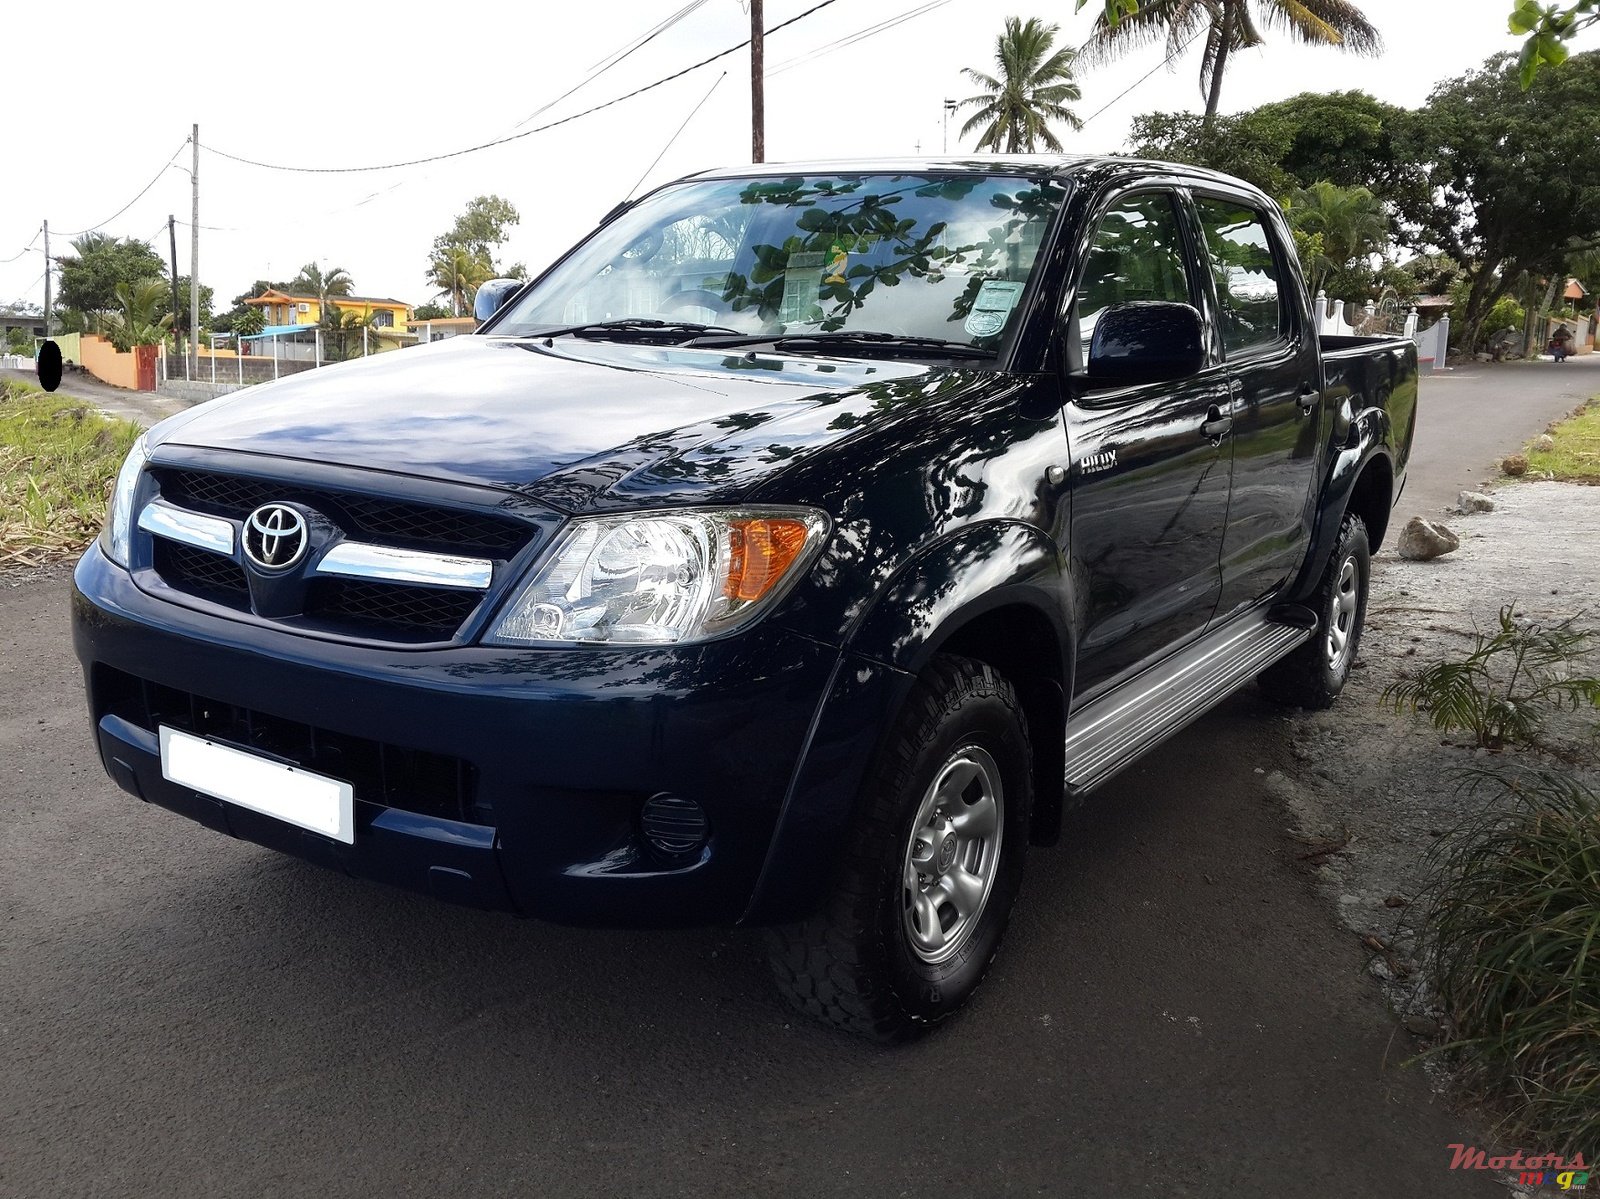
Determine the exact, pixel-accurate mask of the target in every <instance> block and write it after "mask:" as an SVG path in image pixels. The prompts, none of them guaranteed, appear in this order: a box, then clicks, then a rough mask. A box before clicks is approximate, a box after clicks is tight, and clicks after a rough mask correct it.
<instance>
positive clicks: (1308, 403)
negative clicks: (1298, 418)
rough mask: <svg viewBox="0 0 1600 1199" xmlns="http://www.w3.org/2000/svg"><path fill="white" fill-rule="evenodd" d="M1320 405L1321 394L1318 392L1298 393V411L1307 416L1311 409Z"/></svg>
mask: <svg viewBox="0 0 1600 1199" xmlns="http://www.w3.org/2000/svg"><path fill="white" fill-rule="evenodd" d="M1320 403H1322V393H1321V392H1320V391H1302V392H1301V393H1300V411H1301V412H1303V413H1305V414H1306V415H1307V416H1310V415H1311V411H1312V409H1314V408H1315V407H1316V406H1317V405H1318V404H1320Z"/></svg>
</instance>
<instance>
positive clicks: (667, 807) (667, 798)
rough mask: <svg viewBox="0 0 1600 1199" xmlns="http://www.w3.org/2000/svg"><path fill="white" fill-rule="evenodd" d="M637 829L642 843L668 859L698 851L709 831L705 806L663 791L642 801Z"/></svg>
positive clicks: (675, 859) (690, 854) (673, 859)
mask: <svg viewBox="0 0 1600 1199" xmlns="http://www.w3.org/2000/svg"><path fill="white" fill-rule="evenodd" d="M639 829H640V831H641V832H642V833H643V834H644V839H645V843H646V844H647V845H649V846H650V848H651V849H653V850H654V851H655V852H656V853H658V854H660V855H661V857H663V858H665V859H666V860H667V861H669V862H682V861H683V860H684V859H686V858H689V857H692V856H693V855H694V854H696V853H698V852H699V851H700V849H701V848H702V847H703V846H704V845H705V843H706V838H707V836H709V835H710V832H711V828H710V826H709V825H708V824H707V823H706V813H705V809H704V808H702V807H701V806H700V805H699V804H697V803H695V802H694V800H692V799H683V798H681V797H680V796H677V795H668V794H667V793H666V792H662V793H661V794H659V795H652V796H651V797H650V798H649V799H647V800H645V801H644V807H643V809H641V810H640V812H639Z"/></svg>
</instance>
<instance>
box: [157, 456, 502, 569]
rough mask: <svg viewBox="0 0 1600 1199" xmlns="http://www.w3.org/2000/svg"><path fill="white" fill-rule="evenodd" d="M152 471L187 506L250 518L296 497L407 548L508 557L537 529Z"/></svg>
mask: <svg viewBox="0 0 1600 1199" xmlns="http://www.w3.org/2000/svg"><path fill="white" fill-rule="evenodd" d="M153 473H154V474H155V477H156V481H157V482H158V483H159V484H160V487H161V495H162V497H163V498H164V499H166V500H168V501H169V502H171V503H174V504H177V505H178V506H179V507H182V508H192V509H194V510H195V511H197V512H207V513H211V514H212V515H216V516H228V517H232V518H233V519H235V520H243V519H244V518H245V517H246V516H248V515H250V513H252V512H254V511H255V510H256V509H257V508H259V507H260V506H261V505H262V504H266V503H271V502H272V501H273V500H284V499H290V500H297V501H299V502H301V503H303V504H306V505H307V506H308V507H311V508H315V509H316V510H317V511H319V512H322V513H325V514H326V515H327V516H328V517H329V518H330V519H332V520H335V521H337V522H338V523H339V524H340V525H341V526H343V528H344V530H345V532H346V534H348V535H349V536H351V537H355V538H358V539H360V540H362V541H376V542H380V543H383V544H387V545H398V546H402V547H404V548H406V549H427V550H435V551H438V552H441V553H455V554H469V555H476V556H481V557H485V558H509V557H511V556H513V555H514V554H515V553H516V552H517V551H518V550H519V549H521V548H522V547H523V546H524V545H526V544H527V543H528V541H529V539H530V538H531V537H532V535H533V530H532V528H531V527H529V526H528V525H526V524H523V523H522V522H521V521H518V520H515V519H511V518H508V517H499V516H491V515H489V514H488V513H484V512H470V511H467V510H465V509H461V508H450V507H445V506H435V505H431V504H415V503H409V502H407V501H404V500H391V499H385V498H381V497H376V496H368V495H360V494H358V493H355V492H345V491H332V490H327V489H324V488H316V487H309V488H308V487H301V486H299V485H297V484H291V483H277V482H272V481H269V480H265V479H250V478H245V477H243V476H241V475H224V474H217V473H214V472H211V471H198V470H178V469H175V468H172V467H158V468H156V469H155V471H154V472H153Z"/></svg>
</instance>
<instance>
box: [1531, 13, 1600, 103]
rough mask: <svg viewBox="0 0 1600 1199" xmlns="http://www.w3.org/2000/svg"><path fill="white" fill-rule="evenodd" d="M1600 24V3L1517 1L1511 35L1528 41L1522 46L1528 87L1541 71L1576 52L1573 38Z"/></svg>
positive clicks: (1557, 64) (1558, 64) (1563, 60)
mask: <svg viewBox="0 0 1600 1199" xmlns="http://www.w3.org/2000/svg"><path fill="white" fill-rule="evenodd" d="M1597 24H1600V0H1577V2H1576V3H1575V4H1568V5H1565V6H1563V5H1560V4H1540V3H1539V0H1516V5H1515V7H1513V8H1512V10H1511V21H1510V25H1511V32H1512V33H1514V34H1517V35H1518V36H1522V35H1524V34H1526V35H1527V40H1526V41H1525V42H1523V43H1522V57H1521V59H1520V66H1521V71H1520V73H1519V74H1520V78H1521V80H1522V86H1523V87H1524V88H1526V87H1530V86H1531V85H1532V84H1533V80H1534V77H1535V76H1536V75H1538V73H1539V68H1540V67H1543V66H1552V67H1559V66H1560V65H1561V64H1562V63H1564V62H1566V61H1567V56H1568V55H1570V54H1571V53H1572V51H1571V50H1570V49H1569V48H1568V47H1569V45H1570V43H1571V42H1572V39H1573V38H1575V37H1577V36H1578V34H1579V33H1581V32H1582V31H1583V30H1585V29H1588V28H1589V27H1590V26H1591V25H1597Z"/></svg>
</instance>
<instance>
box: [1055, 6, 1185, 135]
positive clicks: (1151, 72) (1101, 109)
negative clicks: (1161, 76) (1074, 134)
mask: <svg viewBox="0 0 1600 1199" xmlns="http://www.w3.org/2000/svg"><path fill="white" fill-rule="evenodd" d="M1199 36H1200V33H1199V31H1198V30H1197V31H1195V32H1194V33H1192V34H1190V35H1189V40H1188V41H1186V42H1184V43H1183V45H1181V46H1179V47H1178V48H1177V49H1176V50H1173V51H1171V52H1169V53H1168V54H1167V56H1166V57H1165V58H1163V59H1162V60H1161V61H1160V62H1158V63H1156V65H1155V66H1153V67H1151V68H1150V69H1149V70H1148V71H1146V72H1145V73H1144V74H1143V75H1141V76H1139V78H1137V79H1135V80H1134V81H1133V82H1132V83H1130V84H1129V85H1128V86H1127V87H1125V88H1123V89H1122V90H1121V91H1120V92H1118V93H1117V95H1116V97H1115V98H1114V99H1112V100H1110V101H1108V102H1106V103H1105V104H1102V105H1101V106H1100V107H1099V108H1097V109H1095V110H1094V112H1092V113H1090V114H1089V115H1088V116H1086V117H1084V119H1083V125H1079V126H1078V128H1079V129H1082V128H1083V127H1084V126H1085V125H1087V124H1088V123H1089V122H1090V121H1092V120H1094V119H1095V117H1097V116H1099V115H1100V114H1101V113H1103V112H1105V110H1106V109H1108V108H1110V107H1112V105H1114V104H1118V103H1120V102H1121V101H1122V99H1123V98H1124V97H1125V96H1127V94H1128V93H1129V92H1131V91H1133V89H1134V88H1136V87H1139V86H1141V85H1142V84H1143V83H1144V82H1145V80H1147V79H1149V78H1150V76H1152V75H1154V74H1155V73H1156V72H1157V71H1159V70H1160V69H1161V68H1162V67H1164V66H1166V65H1167V64H1168V63H1170V62H1171V61H1172V60H1173V59H1175V58H1177V57H1178V55H1180V54H1182V53H1183V52H1184V51H1185V50H1187V49H1188V48H1189V47H1190V46H1192V45H1194V43H1195V40H1196V39H1197V38H1198V37H1199Z"/></svg>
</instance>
